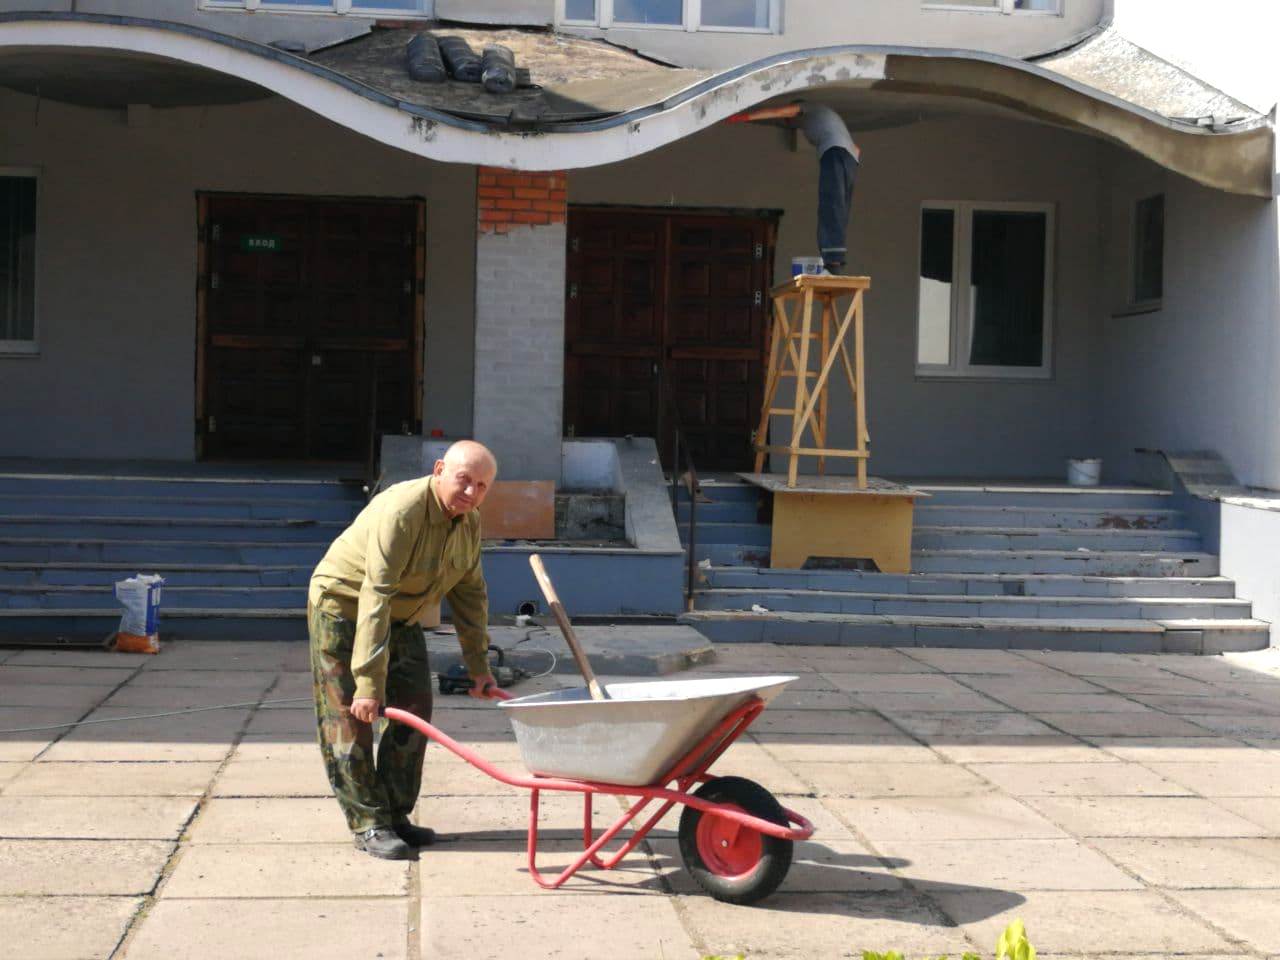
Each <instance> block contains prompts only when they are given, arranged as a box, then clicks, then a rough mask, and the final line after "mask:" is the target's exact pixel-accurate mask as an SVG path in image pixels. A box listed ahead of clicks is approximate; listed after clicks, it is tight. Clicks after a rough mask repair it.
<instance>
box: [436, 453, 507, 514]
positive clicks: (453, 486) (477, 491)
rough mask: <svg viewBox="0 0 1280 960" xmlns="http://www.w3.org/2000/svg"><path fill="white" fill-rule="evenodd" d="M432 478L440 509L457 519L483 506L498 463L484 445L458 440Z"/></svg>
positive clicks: (438, 462)
mask: <svg viewBox="0 0 1280 960" xmlns="http://www.w3.org/2000/svg"><path fill="white" fill-rule="evenodd" d="M432 474H433V476H435V478H436V480H435V484H434V487H435V491H436V496H437V497H438V498H439V500H440V505H441V506H442V507H444V509H445V512H446V513H448V514H449V515H450V516H452V517H456V516H459V515H461V514H464V513H467V512H469V511H471V510H474V509H475V508H476V507H478V506H480V504H481V503H483V502H484V498H485V497H486V496H487V495H488V493H489V488H490V487H491V486H493V481H494V479H495V478H496V477H497V475H498V461H497V460H496V459H494V456H493V453H491V452H490V450H489V448H488V447H486V446H485V445H484V444H483V443H476V442H475V441H474V440H459V441H458V442H457V443H455V444H454V445H453V446H451V447H450V448H449V449H448V450H446V451H445V453H444V456H443V457H442V458H441V459H439V460H437V461H436V465H435V469H433V470H432Z"/></svg>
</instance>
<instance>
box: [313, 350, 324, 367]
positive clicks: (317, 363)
mask: <svg viewBox="0 0 1280 960" xmlns="http://www.w3.org/2000/svg"><path fill="white" fill-rule="evenodd" d="M311 365H312V366H313V367H323V366H324V357H323V356H321V355H320V354H318V353H313V354H312V355H311Z"/></svg>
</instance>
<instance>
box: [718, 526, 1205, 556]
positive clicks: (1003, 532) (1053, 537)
mask: <svg viewBox="0 0 1280 960" xmlns="http://www.w3.org/2000/svg"><path fill="white" fill-rule="evenodd" d="M698 530H699V536H701V530H702V524H699V525H698ZM742 542H744V543H749V542H751V541H745V540H744V541H742ZM911 545H912V547H914V548H915V549H917V550H1076V549H1078V548H1080V547H1084V548H1085V549H1087V550H1099V551H1102V550H1198V549H1200V534H1198V533H1196V532H1195V531H1194V530H1096V529H1070V530H1060V529H1055V528H1045V527H952V526H921V525H919V524H917V526H916V527H915V529H914V530H913V531H912V535H911Z"/></svg>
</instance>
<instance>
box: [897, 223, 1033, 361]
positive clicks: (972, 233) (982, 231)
mask: <svg viewBox="0 0 1280 960" xmlns="http://www.w3.org/2000/svg"><path fill="white" fill-rule="evenodd" d="M1052 270H1053V207H1052V205H1050V204H1030V203H929V204H926V205H925V206H924V208H923V210H922V211H921V215H920V277H919V303H918V309H917V314H916V373H917V374H920V375H922V376H940V377H947V376H959V377H1012V378H1019V377H1022V378H1028V377H1047V376H1049V372H1050V370H1049V357H1050V331H1051V329H1052V304H1053V273H1052Z"/></svg>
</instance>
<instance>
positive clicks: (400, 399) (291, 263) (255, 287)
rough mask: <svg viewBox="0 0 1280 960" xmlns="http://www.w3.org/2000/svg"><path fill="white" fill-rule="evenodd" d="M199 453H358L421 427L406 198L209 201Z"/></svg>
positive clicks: (416, 247) (413, 250) (411, 218)
mask: <svg viewBox="0 0 1280 960" xmlns="http://www.w3.org/2000/svg"><path fill="white" fill-rule="evenodd" d="M202 209H203V210H204V216H205V219H206V224H205V230H204V236H205V238H206V239H205V241H204V243H205V250H204V252H203V256H202V261H203V265H204V266H203V270H202V278H201V283H202V287H203V289H202V291H201V294H202V300H203V317H202V324H201V327H202V332H201V338H202V343H201V346H202V350H201V362H202V364H203V369H202V370H201V371H200V373H201V376H200V381H201V383H202V384H203V396H202V404H201V413H202V416H203V423H202V424H201V426H202V427H203V431H204V432H203V455H204V456H205V457H209V458H254V459H257V458H262V459H270V458H287V459H321V460H359V459H363V458H364V456H365V454H366V451H367V446H368V442H369V423H370V413H371V410H372V409H373V404H374V402H375V401H374V397H375V396H376V398H377V399H376V404H377V407H376V413H377V427H378V430H379V431H380V432H400V431H401V430H402V429H404V428H412V427H414V426H416V424H415V422H414V421H415V419H416V412H415V411H416V406H417V405H416V403H415V392H416V379H417V378H416V370H417V362H416V353H417V351H418V349H419V343H420V341H419V335H418V327H419V324H418V323H417V322H416V317H417V316H418V313H419V311H418V304H419V302H420V301H419V293H420V290H419V284H420V270H419V259H420V257H419V255H420V243H421V238H420V231H419V229H418V224H419V211H418V209H417V206H416V204H414V203H413V202H386V201H344V200H323V199H312V198H289V197H238V196H237V197H222V196H211V197H207V198H204V201H203V203H202Z"/></svg>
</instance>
